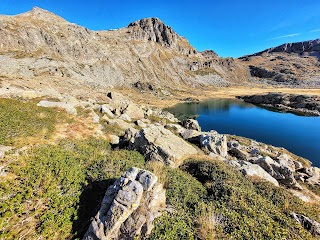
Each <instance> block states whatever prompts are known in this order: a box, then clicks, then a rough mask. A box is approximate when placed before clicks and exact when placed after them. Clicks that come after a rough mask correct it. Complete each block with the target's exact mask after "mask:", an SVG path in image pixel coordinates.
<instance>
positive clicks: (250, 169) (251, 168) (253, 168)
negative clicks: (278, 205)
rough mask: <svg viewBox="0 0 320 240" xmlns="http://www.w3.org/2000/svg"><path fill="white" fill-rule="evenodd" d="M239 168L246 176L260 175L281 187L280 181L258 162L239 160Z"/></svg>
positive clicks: (259, 176)
mask: <svg viewBox="0 0 320 240" xmlns="http://www.w3.org/2000/svg"><path fill="white" fill-rule="evenodd" d="M238 163H239V165H240V166H239V167H237V168H238V170H240V172H242V174H243V175H244V176H251V177H258V178H261V179H263V180H265V181H268V182H270V183H272V184H273V185H275V186H277V187H279V183H278V181H277V180H276V179H274V178H273V177H272V176H271V175H270V174H269V173H267V172H266V171H265V170H264V169H263V168H262V167H260V166H259V165H257V164H252V163H250V162H246V161H239V162H238Z"/></svg>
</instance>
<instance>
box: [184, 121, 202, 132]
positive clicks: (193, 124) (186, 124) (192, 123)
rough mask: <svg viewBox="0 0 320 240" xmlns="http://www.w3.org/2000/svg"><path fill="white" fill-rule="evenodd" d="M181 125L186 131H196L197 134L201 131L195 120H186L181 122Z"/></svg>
mask: <svg viewBox="0 0 320 240" xmlns="http://www.w3.org/2000/svg"><path fill="white" fill-rule="evenodd" d="M182 125H183V126H184V127H185V128H186V129H190V130H196V131H198V132H200V131H201V127H200V125H199V123H198V121H197V120H195V119H187V120H185V121H183V123H182Z"/></svg>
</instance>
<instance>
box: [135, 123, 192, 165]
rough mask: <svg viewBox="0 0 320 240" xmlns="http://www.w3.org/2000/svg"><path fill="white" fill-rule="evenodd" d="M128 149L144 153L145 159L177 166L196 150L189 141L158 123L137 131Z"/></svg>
mask: <svg viewBox="0 0 320 240" xmlns="http://www.w3.org/2000/svg"><path fill="white" fill-rule="evenodd" d="M129 148H130V149H135V150H137V151H139V152H140V153H142V154H144V155H145V157H146V159H147V160H157V161H161V162H163V163H165V164H166V165H171V166H177V165H179V164H180V163H181V162H182V160H183V159H185V158H186V157H188V156H190V155H193V154H196V153H197V150H196V149H195V148H194V147H193V146H191V145H190V144H189V143H187V142H186V141H184V140H183V139H181V138H180V137H178V136H176V135H175V134H173V133H172V132H171V131H169V130H167V129H165V128H164V127H163V126H160V125H151V126H149V127H146V128H143V129H141V130H140V131H139V132H137V133H136V134H135V136H134V138H132V140H131V142H130V143H129Z"/></svg>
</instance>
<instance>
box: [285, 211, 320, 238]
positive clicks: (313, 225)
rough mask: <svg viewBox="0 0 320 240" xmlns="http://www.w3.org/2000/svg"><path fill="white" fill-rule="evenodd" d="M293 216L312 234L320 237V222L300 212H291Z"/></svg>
mask: <svg viewBox="0 0 320 240" xmlns="http://www.w3.org/2000/svg"><path fill="white" fill-rule="evenodd" d="M291 216H292V217H293V218H294V219H295V220H296V221H297V222H298V223H300V224H301V226H302V227H303V228H304V229H306V230H307V231H309V232H311V234H312V235H314V236H317V237H320V223H318V222H316V221H314V220H312V219H310V218H308V217H306V216H304V215H302V214H298V213H291Z"/></svg>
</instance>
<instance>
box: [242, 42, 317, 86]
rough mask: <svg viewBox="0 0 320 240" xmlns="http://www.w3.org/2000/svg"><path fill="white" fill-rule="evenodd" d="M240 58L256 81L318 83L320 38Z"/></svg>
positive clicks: (312, 84)
mask: <svg viewBox="0 0 320 240" xmlns="http://www.w3.org/2000/svg"><path fill="white" fill-rule="evenodd" d="M240 59H241V60H242V62H243V63H244V64H245V65H247V66H248V67H249V69H250V73H251V76H252V77H255V78H258V79H259V80H267V82H269V83H271V84H274V85H279V84H280V85H290V86H294V85H296V86H309V87H319V86H320V61H319V60H320V39H317V40H312V41H305V42H297V43H286V44H283V45H280V46H278V47H274V48H270V49H266V50H264V51H262V52H259V53H255V54H252V55H248V56H244V57H241V58H240ZM268 80H269V81H268Z"/></svg>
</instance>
